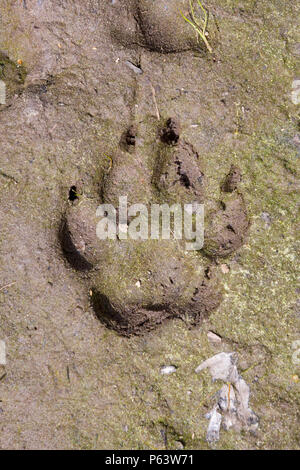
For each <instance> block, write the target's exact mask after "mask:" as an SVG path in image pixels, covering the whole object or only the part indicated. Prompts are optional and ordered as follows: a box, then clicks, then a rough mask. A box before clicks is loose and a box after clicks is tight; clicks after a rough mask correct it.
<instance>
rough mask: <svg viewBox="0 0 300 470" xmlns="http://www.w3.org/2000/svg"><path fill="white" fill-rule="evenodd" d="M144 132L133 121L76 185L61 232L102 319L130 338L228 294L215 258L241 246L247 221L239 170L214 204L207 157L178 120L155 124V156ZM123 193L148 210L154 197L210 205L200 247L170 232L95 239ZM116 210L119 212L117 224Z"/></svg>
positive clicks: (196, 318)
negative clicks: (99, 167) (90, 179)
mask: <svg viewBox="0 0 300 470" xmlns="http://www.w3.org/2000/svg"><path fill="white" fill-rule="evenodd" d="M139 137H140V136H139V129H138V125H135V124H132V125H130V126H129V128H128V129H127V130H125V131H124V133H123V135H122V136H121V137H120V146H119V149H118V150H117V151H116V153H115V154H114V155H112V156H107V167H106V168H105V170H103V171H101V172H99V174H100V176H99V175H98V176H97V177H95V181H94V184H92V185H91V186H90V183H89V185H88V187H87V186H86V183H85V181H84V178H83V179H82V180H81V181H79V182H75V183H74V185H73V186H72V187H71V188H70V190H69V201H68V204H67V209H66V213H65V216H64V219H63V221H62V229H61V242H62V247H63V250H64V253H65V256H66V258H67V260H68V262H69V263H70V264H71V265H72V266H73V268H74V269H76V270H77V272H78V273H79V275H80V276H81V277H82V279H83V280H84V282H85V284H86V290H87V292H90V293H91V294H92V295H91V301H92V304H93V307H94V310H95V312H96V314H97V316H98V317H99V319H100V320H101V321H103V322H104V323H105V324H106V325H108V326H109V327H111V328H113V329H115V330H117V331H118V332H119V333H121V334H124V335H128V334H132V333H135V334H138V333H142V332H144V331H147V330H150V329H152V328H154V327H156V326H157V325H159V324H161V323H162V322H163V321H165V320H166V319H168V318H174V317H179V318H186V317H187V316H188V317H189V318H190V321H191V323H193V324H195V325H196V324H200V323H201V321H202V320H203V318H205V317H207V316H208V315H209V313H210V312H211V311H213V310H214V309H215V308H216V307H218V305H219V304H220V302H221V300H222V277H221V276H222V275H221V273H220V270H219V269H218V266H217V264H218V260H219V259H221V258H223V257H226V256H228V255H230V254H232V253H233V252H235V251H236V250H237V249H238V248H239V247H240V246H241V245H242V244H243V242H244V240H245V237H246V235H247V231H248V228H249V220H248V216H247V210H246V206H245V202H244V199H243V196H242V194H241V193H240V192H239V189H238V186H239V182H240V179H241V175H240V171H239V169H238V168H237V167H233V166H232V167H231V169H230V172H229V174H228V175H227V176H226V177H225V179H224V181H223V182H221V184H220V195H221V196H220V200H218V201H213V200H212V198H210V195H209V194H207V190H206V188H207V181H206V176H205V161H204V160H203V158H202V156H201V155H199V153H198V152H197V150H196V149H195V148H194V147H193V145H191V144H190V143H188V142H186V141H185V140H184V139H183V138H182V137H181V129H180V124H179V123H178V121H177V120H176V119H173V118H170V119H168V120H167V122H166V124H165V125H164V126H163V127H162V128H160V129H158V132H157V137H156V139H154V140H155V142H152V145H151V154H150V153H149V142H148V141H147V139H143V138H139ZM124 196H126V197H127V204H128V206H130V205H132V204H137V203H138V204H144V205H145V206H146V207H147V208H149V214H150V212H151V206H152V205H153V204H160V205H161V204H168V205H169V206H170V205H172V204H193V203H197V204H204V210H205V239H204V246H203V248H202V249H201V250H192V251H187V250H186V244H185V240H184V239H182V240H180V239H174V238H172V237H171V238H170V239H162V238H161V237H160V238H158V239H157V238H155V239H153V238H151V236H149V237H148V238H147V239H132V238H130V237H128V238H127V239H123V237H122V236H121V232H118V233H116V237H115V238H114V239H105V240H101V239H99V238H98V236H97V233H96V228H97V224H98V223H99V220H100V219H99V212H97V208H98V207H99V205H100V204H102V205H103V204H104V205H107V206H102V207H104V208H105V207H109V206H108V205H111V206H113V207H115V208H118V207H119V201H120V199H119V198H120V197H124ZM206 206H207V208H208V211H206V209H205V208H206ZM103 214H104V212H103ZM103 214H102V215H103ZM119 217H120V214H119V212H118V210H117V211H116V221H117V222H119V223H120V222H121V221H120V220H119V221H118V218H119ZM131 220H133V219H132V217H131V219H130V216H129V217H128V220H127V221H126V223H125V225H126V224H129V223H130V221H131ZM122 223H123V225H124V221H123V222H122ZM120 226H121V225H120ZM123 228H124V227H123ZM125 228H126V227H125ZM149 233H150V230H149Z"/></svg>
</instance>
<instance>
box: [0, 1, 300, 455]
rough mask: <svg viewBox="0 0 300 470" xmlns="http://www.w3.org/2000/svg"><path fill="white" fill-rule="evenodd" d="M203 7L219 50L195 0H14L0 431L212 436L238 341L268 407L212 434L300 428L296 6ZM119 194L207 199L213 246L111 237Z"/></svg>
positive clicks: (170, 440)
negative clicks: (251, 426) (169, 369)
mask: <svg viewBox="0 0 300 470" xmlns="http://www.w3.org/2000/svg"><path fill="white" fill-rule="evenodd" d="M205 7H206V9H207V11H209V21H208V26H207V33H208V35H207V36H206V37H207V40H208V41H209V44H210V46H211V48H212V52H209V50H208V49H207V47H205V44H204V42H203V41H201V40H200V39H199V37H197V35H196V33H195V30H194V28H193V27H191V26H190V24H189V23H188V22H186V21H185V20H184V19H183V17H182V15H180V13H179V10H181V12H182V13H183V15H184V16H187V17H189V18H190V16H189V14H190V11H189V2H188V1H185V0H174V1H172V2H170V1H162V0H157V1H156V0H155V1H147V0H145V1H144V0H141V1H133V0H132V1H122V0H116V1H115V2H110V1H101V2H100V1H98V0H85V1H84V2H79V1H75V2H74V1H68V0H63V1H59V0H53V1H52V2H49V1H48V0H44V1H42V0H27V1H26V2H16V1H14V0H5V1H4V2H1V5H0V18H1V20H0V22H1V24H0V31H1V34H0V80H2V81H4V83H5V84H6V104H3V105H0V132H1V137H2V146H1V153H0V197H1V208H0V211H1V235H0V259H1V283H0V315H1V316H0V340H3V341H5V344H6V352H7V363H6V365H5V366H0V400H1V401H0V429H1V433H0V447H1V448H4V449H6V448H15V449H23V448H27V449H33V448H54V449H60V448H74V449H92V448H101V449H108V448H120V449H121V448H123V449H124V448H126V449H132V448H134V449H140V448H142V449H152V448H167V449H176V448H181V449H182V448H187V449H194V448H195V449H205V448H208V447H209V445H208V443H207V442H206V439H205V436H206V427H207V422H206V419H205V417H204V416H205V414H206V412H207V411H208V410H209V409H211V405H212V403H213V396H214V393H215V392H216V391H217V390H218V388H219V384H216V386H215V385H214V384H211V382H210V380H208V377H207V376H206V375H205V373H203V374H201V377H200V376H196V375H195V374H194V369H195V367H196V366H197V365H198V364H200V363H201V362H202V361H203V360H205V359H206V358H208V357H209V356H211V355H213V354H216V353H217V352H220V351H232V350H234V351H235V352H237V353H238V354H239V357H240V365H241V368H242V371H243V372H242V373H243V374H244V375H243V377H245V380H246V381H247V383H249V385H250V388H251V391H252V395H251V407H252V408H253V410H255V413H256V414H257V415H258V416H259V417H260V426H259V429H258V430H257V432H256V433H255V434H249V433H244V434H239V433H237V432H229V433H226V434H223V433H221V436H220V441H219V443H218V444H216V447H217V448H220V449H229V448H231V449H232V448H234V449H245V448H247V449H257V448H262V449H267V448H299V440H300V436H299V381H297V377H298V378H299V376H300V370H299V361H298V362H297V358H298V356H297V343H296V342H297V340H299V338H300V331H299V315H298V313H297V305H298V304H297V297H299V290H297V284H296V283H297V251H296V250H297V245H296V222H297V221H296V214H297V209H298V206H299V196H298V193H297V191H299V185H298V180H299V174H298V163H299V162H298V160H299V152H300V147H299V132H300V131H299V114H298V109H297V106H296V105H295V104H293V102H292V99H291V92H292V83H293V80H295V79H296V78H297V77H299V54H298V49H299V47H298V46H299V41H300V39H299V37H298V36H297V35H298V24H297V18H298V16H299V7H298V6H297V4H296V2H294V1H286V2H281V1H279V0H272V1H270V0H268V1H267V0H262V1H260V2H256V1H252V0H241V1H239V2H236V1H234V0H232V1H231V0H229V1H227V2H222V1H219V0H207V2H205ZM195 14H196V17H197V18H198V19H199V22H200V21H202V20H201V18H203V12H201V11H200V9H195ZM124 194H125V195H128V204H133V203H137V202H139V203H144V204H146V205H147V206H148V207H149V205H150V203H153V202H155V203H163V202H168V203H170V204H171V203H176V202H179V201H180V202H185V203H189V202H193V201H195V200H196V201H199V202H201V203H203V204H204V207H205V243H204V247H203V249H202V250H201V251H200V252H190V253H189V252H186V250H185V248H184V245H183V244H181V243H178V241H177V240H173V241H172V242H169V241H167V240H165V241H163V242H161V241H157V240H151V241H150V240H147V241H134V240H131V241H129V240H128V241H123V240H116V241H113V240H111V241H105V242H103V243H101V242H100V241H99V239H98V238H97V236H96V232H95V227H96V224H97V222H98V221H99V217H97V216H96V208H97V207H98V205H99V204H100V203H103V202H104V203H112V204H114V205H115V206H117V205H118V202H119V201H118V199H119V196H120V195H124ZM209 331H213V332H214V333H216V334H217V335H218V336H219V337H220V338H221V342H220V343H218V344H213V343H211V342H210V341H209V340H208V336H207V333H208V332H209ZM136 333H138V335H136ZM168 365H173V366H175V367H176V372H175V373H174V374H172V375H170V376H163V375H161V374H160V369H161V367H163V366H168Z"/></svg>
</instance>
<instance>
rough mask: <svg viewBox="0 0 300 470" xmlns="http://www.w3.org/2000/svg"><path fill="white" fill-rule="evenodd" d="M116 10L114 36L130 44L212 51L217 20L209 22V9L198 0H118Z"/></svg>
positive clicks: (167, 49)
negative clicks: (210, 43)
mask: <svg viewBox="0 0 300 470" xmlns="http://www.w3.org/2000/svg"><path fill="white" fill-rule="evenodd" d="M112 13H113V19H112V21H111V33H112V36H113V37H114V38H116V39H117V40H118V41H119V42H121V43H123V44H124V45H125V46H126V47H135V46H141V47H144V48H145V49H148V50H150V51H156V52H160V53H170V52H183V51H189V50H198V51H199V50H201V49H202V50H203V51H205V52H207V51H209V52H212V48H211V46H210V45H209V43H208V39H209V40H210V41H211V38H214V37H215V36H216V34H217V28H216V24H215V22H211V23H210V24H209V25H208V18H209V12H208V10H206V9H205V8H204V7H203V5H202V3H201V2H200V1H198V0H197V1H196V0H195V1H193V2H191V1H190V0H172V1H171V2H170V1H169V0H117V1H116V2H115V4H114V5H113V7H112ZM208 26H209V31H208V30H207V27H208ZM197 31H200V34H199V33H198V32H197ZM212 41H213V39H212Z"/></svg>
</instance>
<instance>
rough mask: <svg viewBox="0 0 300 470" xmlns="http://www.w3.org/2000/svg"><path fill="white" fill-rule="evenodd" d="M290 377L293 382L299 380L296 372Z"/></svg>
mask: <svg viewBox="0 0 300 470" xmlns="http://www.w3.org/2000/svg"><path fill="white" fill-rule="evenodd" d="M292 379H293V382H295V384H297V383H298V382H299V377H298V375H296V374H295V375H293V377H292Z"/></svg>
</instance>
